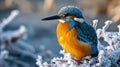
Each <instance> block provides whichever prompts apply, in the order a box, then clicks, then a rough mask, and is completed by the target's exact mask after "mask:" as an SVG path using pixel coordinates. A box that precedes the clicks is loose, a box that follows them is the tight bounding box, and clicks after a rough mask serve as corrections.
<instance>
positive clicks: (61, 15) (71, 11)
mask: <svg viewBox="0 0 120 67" xmlns="http://www.w3.org/2000/svg"><path fill="white" fill-rule="evenodd" d="M75 17H76V18H84V16H83V14H82V11H81V10H80V9H79V8H78V7H75V6H66V7H63V8H61V9H60V10H59V12H58V14H57V15H54V16H50V17H47V18H43V19H42V20H56V19H58V20H63V21H65V19H66V18H75Z"/></svg>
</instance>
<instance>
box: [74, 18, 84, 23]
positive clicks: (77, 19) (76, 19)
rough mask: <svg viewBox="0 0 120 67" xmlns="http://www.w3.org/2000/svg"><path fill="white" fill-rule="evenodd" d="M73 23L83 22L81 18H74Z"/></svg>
mask: <svg viewBox="0 0 120 67" xmlns="http://www.w3.org/2000/svg"><path fill="white" fill-rule="evenodd" d="M74 20H75V21H78V22H79V23H83V22H84V21H85V20H84V19H83V18H74Z"/></svg>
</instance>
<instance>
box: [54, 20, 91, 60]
mask: <svg viewBox="0 0 120 67" xmlns="http://www.w3.org/2000/svg"><path fill="white" fill-rule="evenodd" d="M56 33H57V38H58V42H59V43H60V45H61V46H62V48H63V49H64V50H65V52H68V53H70V54H71V55H72V57H74V58H75V59H77V60H80V59H81V58H83V57H85V56H88V55H90V54H91V53H90V51H91V47H90V45H88V44H86V43H83V42H81V41H80V40H78V39H77V38H76V37H77V34H78V33H77V31H76V29H75V28H72V29H71V30H70V29H69V22H65V23H61V22H59V23H58V26H57V30H56Z"/></svg>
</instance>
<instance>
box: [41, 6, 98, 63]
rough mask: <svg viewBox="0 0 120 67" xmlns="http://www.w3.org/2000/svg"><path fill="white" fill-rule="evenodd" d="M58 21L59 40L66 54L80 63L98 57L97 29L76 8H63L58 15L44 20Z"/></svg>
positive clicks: (57, 32)
mask: <svg viewBox="0 0 120 67" xmlns="http://www.w3.org/2000/svg"><path fill="white" fill-rule="evenodd" d="M56 19H57V20H58V21H59V22H58V25H57V29H56V34H57V40H58V42H59V44H60V46H61V47H62V48H63V49H64V50H65V52H66V53H70V54H71V56H72V58H74V59H75V60H77V61H80V60H81V59H82V58H83V57H86V56H92V57H96V56H97V55H98V49H97V44H98V41H97V35H96V32H95V29H94V28H93V27H92V26H91V25H90V24H89V23H88V22H87V21H86V20H85V17H84V15H83V13H82V11H81V9H79V8H78V7H76V6H70V5H69V6H65V7H62V8H61V9H60V10H59V12H58V14H57V15H54V16H50V17H46V18H43V19H42V20H43V21H45V20H56Z"/></svg>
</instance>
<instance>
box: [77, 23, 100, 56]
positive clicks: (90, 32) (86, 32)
mask: <svg viewBox="0 0 120 67" xmlns="http://www.w3.org/2000/svg"><path fill="white" fill-rule="evenodd" d="M75 28H76V30H77V31H78V33H79V34H78V36H77V38H78V39H79V40H80V41H83V42H85V43H89V44H90V45H91V47H92V51H91V53H92V54H97V53H98V50H97V35H96V32H95V30H94V28H93V27H92V26H90V25H89V24H87V23H86V22H84V23H77V24H76V25H75Z"/></svg>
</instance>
